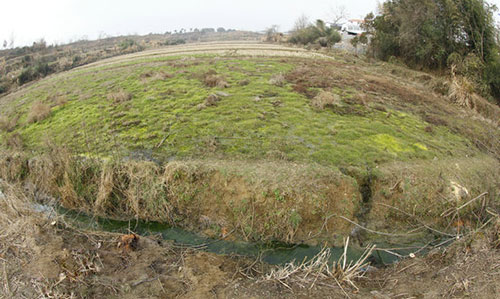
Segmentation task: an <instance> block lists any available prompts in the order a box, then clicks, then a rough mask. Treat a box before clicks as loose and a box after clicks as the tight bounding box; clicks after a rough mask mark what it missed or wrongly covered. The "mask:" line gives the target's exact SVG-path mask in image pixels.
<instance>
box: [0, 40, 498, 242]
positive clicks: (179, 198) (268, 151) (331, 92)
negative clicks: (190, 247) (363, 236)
mask: <svg viewBox="0 0 500 299" xmlns="http://www.w3.org/2000/svg"><path fill="white" fill-rule="evenodd" d="M445 88H446V83H445V82H443V80H442V79H441V78H435V77H433V76H431V75H429V74H425V73H420V72H416V71H411V70H408V69H406V68H403V67H400V66H396V65H390V64H385V63H379V62H375V63H372V62H368V61H365V60H363V59H359V58H355V57H353V56H350V55H347V54H342V53H326V52H325V53H319V52H311V51H307V50H304V49H299V48H289V47H284V46H278V45H267V44H252V43H213V44H198V45H189V46H179V47H170V48H163V49H156V50H151V51H145V52H140V53H135V54H130V55H126V56H120V57H115V58H111V59H107V60H103V61H100V62H97V63H93V64H90V65H87V66H83V67H80V68H77V69H74V70H71V71H68V72H64V73H61V74H57V75H54V76H51V77H48V78H46V79H43V80H41V81H39V82H37V83H35V84H33V85H31V86H29V87H26V88H23V89H21V90H19V91H17V92H15V93H12V94H9V95H7V96H4V97H2V98H0V111H1V116H0V117H1V120H2V121H1V122H0V123H1V124H2V128H3V130H2V132H1V133H0V136H1V139H0V140H1V141H0V142H1V146H2V147H4V148H9V149H10V151H13V150H17V151H22V152H23V153H24V154H23V155H24V156H23V158H22V159H25V161H27V162H26V163H25V162H19V164H18V166H19V169H18V170H19V171H20V174H19V176H15V175H14V176H13V177H14V178H17V179H18V178H22V179H25V178H26V177H28V178H31V180H32V181H34V182H35V183H36V184H39V188H41V189H42V190H45V191H47V192H50V193H51V194H52V195H54V196H56V197H57V198H60V200H61V202H62V203H63V205H65V206H67V207H71V208H78V209H83V210H87V211H93V212H95V213H100V214H105V215H109V216H114V217H131V216H135V217H140V218H145V219H152V220H159V221H164V222H169V223H172V224H179V225H182V226H187V227H190V228H193V229H195V230H199V231H204V232H206V233H207V234H218V233H220V231H224V230H226V229H228V230H236V231H237V232H238V234H239V236H240V237H243V238H246V239H257V240H261V239H263V240H280V241H286V242H315V241H314V240H313V241H311V237H310V236H311V235H315V236H317V237H315V238H313V239H315V240H316V241H318V240H325V241H327V242H331V243H337V242H340V240H341V239H342V236H343V235H346V234H348V233H349V232H351V231H352V230H353V228H354V227H355V225H353V222H354V220H355V221H357V222H359V223H365V224H366V225H368V226H369V227H372V228H376V229H395V228H396V227H400V228H401V229H407V228H408V227H412V226H413V225H415V223H418V221H420V220H422V219H425V220H428V221H430V222H432V223H435V224H436V225H440V226H444V227H446V225H449V224H450V223H448V222H449V219H444V220H443V219H441V217H440V216H439V215H440V214H441V213H442V212H443V210H445V209H448V208H450V206H455V205H461V204H463V203H465V202H467V200H469V199H470V198H472V197H474V196H477V195H479V194H481V193H483V192H488V194H489V195H488V196H489V199H490V201H491V202H493V203H495V204H497V203H498V194H497V191H495V190H498V187H499V186H498V182H499V181H500V180H498V178H499V170H498V169H499V168H500V167H499V166H500V165H499V162H498V153H499V151H500V144H499V140H500V133H499V130H498V122H499V115H500V112H499V109H498V107H496V106H493V105H489V104H488V103H486V102H479V103H478V105H477V107H476V111H471V110H464V109H461V108H460V107H458V106H456V105H454V104H452V103H450V101H449V99H448V98H447V97H446V96H445V95H444V94H446V91H445ZM54 147H56V148H57V149H54ZM61 148H64V150H63V151H61ZM63 152H64V153H67V152H70V153H71V155H70V156H71V157H73V158H72V159H73V160H71V158H68V160H63V159H61V160H58V159H60V157H63V156H64V157H66V156H65V154H63ZM35 153H36V154H35ZM44 154H45V156H44ZM7 156H8V157H10V158H9V159H10V160H9V161H10V162H9V161H7V160H5V159H7V158H5V159H4V160H5V161H7V162H4V163H7V164H8V165H11V166H8V167H11V168H12V167H13V166H12V164H13V163H12V155H10V156H9V155H6V156H5V157H7ZM34 157H35V158H34ZM40 157H42V158H40ZM74 157H84V159H83V160H81V159H77V160H74ZM17 159H19V161H21V160H22V159H21V158H19V157H18V156H17ZM68 161H69V162H68ZM82 161H86V162H82ZM23 163H24V164H23ZM7 164H4V165H7ZM23 165H24V166H23ZM25 165H28V166H25ZM82 165H83V166H82ZM89 165H90V166H89ZM40 175H43V177H44V179H43V180H42V179H40ZM5 176H12V173H11V174H6V175H4V177H5ZM11 178H12V177H11ZM457 186H458V187H457ZM457 189H459V190H466V194H467V196H459V197H457V196H456V194H457V191H456V190H457ZM464 192H465V191H464ZM377 204H382V206H381V205H377ZM383 205H385V206H391V207H393V208H396V209H399V210H402V211H406V212H407V213H410V212H411V214H412V215H413V216H414V217H417V220H418V221H414V220H415V219H413V220H411V221H410V220H409V219H408V218H407V217H402V215H401V214H399V215H398V214H397V213H394V211H392V212H390V209H389V208H387V207H385V206H383ZM384 207H385V208H384ZM250 210H252V211H253V214H251V215H249V214H248V211H250ZM270 211H272V212H270ZM468 212H470V211H468ZM332 215H337V216H342V217H344V218H348V219H350V220H352V222H348V221H345V219H344V218H338V217H332ZM207 219H208V220H207ZM343 219H344V220H343ZM207 223H209V224H208V225H207ZM395 224H397V225H395ZM325 228H326V229H325ZM329 229H330V230H335V231H336V232H337V233H338V235H334V236H333V237H332V236H331V234H329V233H328V230H329ZM318 231H319V232H318ZM318 236H319V237H318Z"/></svg>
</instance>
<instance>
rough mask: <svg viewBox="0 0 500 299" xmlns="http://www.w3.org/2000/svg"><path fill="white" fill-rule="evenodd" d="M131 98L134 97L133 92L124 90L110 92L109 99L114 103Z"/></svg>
mask: <svg viewBox="0 0 500 299" xmlns="http://www.w3.org/2000/svg"><path fill="white" fill-rule="evenodd" d="M131 99H132V94H131V93H130V92H127V91H124V90H120V91H117V92H112V93H110V94H108V100H110V101H112V102H113V103H114V104H120V103H124V102H128V101H130V100H131Z"/></svg>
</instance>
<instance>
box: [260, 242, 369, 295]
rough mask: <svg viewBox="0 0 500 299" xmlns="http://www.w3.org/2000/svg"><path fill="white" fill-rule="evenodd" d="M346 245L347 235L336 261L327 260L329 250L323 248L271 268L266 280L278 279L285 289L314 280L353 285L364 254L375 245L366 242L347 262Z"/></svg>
mask: <svg viewBox="0 0 500 299" xmlns="http://www.w3.org/2000/svg"><path fill="white" fill-rule="evenodd" d="M348 247H349V237H348V238H347V240H346V241H345V243H344V247H343V248H344V253H343V254H342V255H341V256H340V258H339V260H338V261H333V262H331V252H330V249H329V248H323V249H322V250H321V251H320V252H319V253H318V254H317V255H316V256H315V257H313V258H312V259H310V260H308V261H302V262H301V263H299V264H297V263H295V262H291V263H288V264H286V265H284V266H281V267H278V268H277V269H273V270H272V271H271V272H270V273H269V274H267V275H266V277H265V280H266V281H275V282H278V283H280V284H282V285H284V286H285V287H287V288H288V289H290V290H292V287H291V286H298V287H300V288H305V289H309V290H310V289H312V288H314V286H315V285H317V284H322V285H325V286H330V287H332V288H337V287H340V288H342V285H348V286H349V287H352V288H354V289H357V290H359V289H358V288H357V286H356V285H355V283H354V281H356V280H359V279H360V278H361V277H363V275H364V271H366V269H367V267H368V265H369V263H368V262H367V259H368V257H369V256H370V255H371V254H372V252H373V249H374V248H375V246H370V247H369V248H368V249H366V251H365V252H364V253H363V254H362V256H361V257H360V258H359V259H358V260H357V261H355V262H352V261H351V262H348V259H347V249H348Z"/></svg>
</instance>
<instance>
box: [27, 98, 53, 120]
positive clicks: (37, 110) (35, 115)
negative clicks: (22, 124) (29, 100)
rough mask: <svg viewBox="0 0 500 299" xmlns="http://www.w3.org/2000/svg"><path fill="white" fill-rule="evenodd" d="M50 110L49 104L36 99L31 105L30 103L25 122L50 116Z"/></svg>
mask: <svg viewBox="0 0 500 299" xmlns="http://www.w3.org/2000/svg"><path fill="white" fill-rule="evenodd" d="M50 111H51V109H50V106H49V105H47V104H45V103H43V102H41V101H37V102H35V103H33V105H31V108H30V111H29V113H28V118H27V122H28V123H36V122H41V121H42V120H44V119H46V118H47V117H49V116H50Z"/></svg>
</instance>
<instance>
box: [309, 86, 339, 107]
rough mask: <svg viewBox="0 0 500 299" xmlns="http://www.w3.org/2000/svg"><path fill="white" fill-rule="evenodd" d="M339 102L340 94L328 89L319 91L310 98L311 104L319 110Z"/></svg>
mask: <svg viewBox="0 0 500 299" xmlns="http://www.w3.org/2000/svg"><path fill="white" fill-rule="evenodd" d="M340 104H341V98H340V96H339V95H337V94H334V93H332V92H329V91H321V92H320V93H319V94H318V95H317V96H315V97H314V98H313V99H312V100H311V105H312V106H313V107H314V108H316V109H319V110H323V109H325V108H326V107H334V106H337V105H340Z"/></svg>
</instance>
